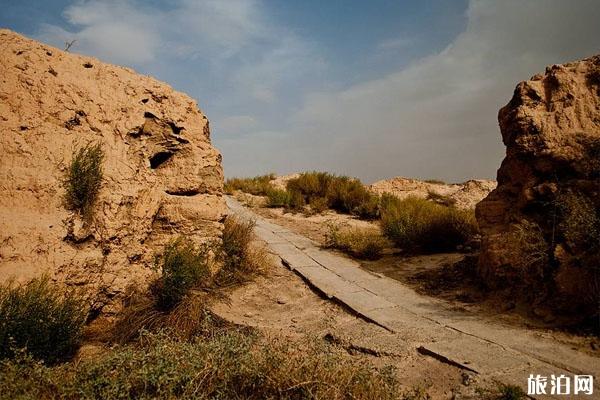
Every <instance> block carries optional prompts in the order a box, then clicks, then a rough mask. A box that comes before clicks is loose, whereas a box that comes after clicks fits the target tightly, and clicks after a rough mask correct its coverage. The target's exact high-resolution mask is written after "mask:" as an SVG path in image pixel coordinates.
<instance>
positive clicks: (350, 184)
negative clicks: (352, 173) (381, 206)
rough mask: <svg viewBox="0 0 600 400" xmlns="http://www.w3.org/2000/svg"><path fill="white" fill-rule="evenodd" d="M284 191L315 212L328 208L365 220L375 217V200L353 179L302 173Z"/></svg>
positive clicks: (376, 211) (376, 209) (319, 173)
mask: <svg viewBox="0 0 600 400" xmlns="http://www.w3.org/2000/svg"><path fill="white" fill-rule="evenodd" d="M287 190H288V192H290V193H292V195H294V196H296V197H301V198H302V199H303V201H304V203H306V204H309V205H310V206H311V208H313V209H315V210H323V209H324V206H325V205H327V208H330V209H332V210H336V211H338V212H342V213H347V214H353V215H357V216H359V217H361V218H366V219H372V218H376V217H377V215H378V197H377V196H376V195H374V194H372V193H370V192H369V191H368V190H367V189H365V187H364V185H363V184H362V183H361V182H360V181H359V180H358V179H355V178H349V177H347V176H336V175H332V174H329V173H327V172H304V173H302V174H300V176H298V177H297V178H294V179H290V180H289V181H288V183H287ZM313 205H314V206H313ZM316 212H319V211H316Z"/></svg>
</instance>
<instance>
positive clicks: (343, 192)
mask: <svg viewBox="0 0 600 400" xmlns="http://www.w3.org/2000/svg"><path fill="white" fill-rule="evenodd" d="M327 200H328V202H329V207H330V208H332V209H334V210H336V211H339V212H344V213H348V214H354V215H359V216H361V217H366V218H374V217H375V216H376V213H377V196H375V195H373V194H371V193H370V192H369V191H367V189H365V187H364V185H363V184H362V183H361V182H360V181H359V180H358V179H353V178H348V177H346V176H340V177H334V178H332V180H331V181H330V185H329V187H328V188H327ZM361 214H362V215H361Z"/></svg>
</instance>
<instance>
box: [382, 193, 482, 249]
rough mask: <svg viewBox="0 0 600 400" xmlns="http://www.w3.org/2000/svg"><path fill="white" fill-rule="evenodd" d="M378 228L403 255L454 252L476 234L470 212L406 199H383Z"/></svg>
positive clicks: (409, 198)
mask: <svg viewBox="0 0 600 400" xmlns="http://www.w3.org/2000/svg"><path fill="white" fill-rule="evenodd" d="M380 207H381V227H382V230H383V232H384V234H385V236H387V237H388V238H389V239H390V240H392V241H393V242H394V243H395V244H396V245H397V246H398V247H400V248H402V249H404V250H407V251H412V252H414V251H424V252H428V253H435V252H444V251H454V250H456V247H457V246H458V245H461V244H464V243H466V242H467V241H468V240H469V239H470V238H471V237H472V236H473V235H474V234H476V233H477V230H478V228H477V222H476V220H475V215H474V213H473V212H472V211H465V210H458V209H455V208H451V207H446V206H442V205H439V204H435V203H432V202H430V201H427V200H425V199H419V198H416V197H408V198H406V199H402V200H401V199H398V198H396V197H394V196H391V195H383V196H382V199H381V206H380Z"/></svg>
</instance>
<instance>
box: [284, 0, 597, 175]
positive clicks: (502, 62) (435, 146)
mask: <svg viewBox="0 0 600 400" xmlns="http://www.w3.org/2000/svg"><path fill="white" fill-rule="evenodd" d="M599 20H600V7H597V3H596V2H594V1H584V0H582V1H573V2H563V1H560V0H555V1H543V2H533V1H531V2H521V1H501V2H499V1H492V0H473V1H471V3H470V6H469V9H468V25H467V27H466V30H465V31H464V32H463V33H461V34H460V35H459V36H458V37H456V39H455V40H454V41H453V42H452V43H451V44H450V45H449V46H448V47H447V48H446V49H444V50H443V51H441V52H440V53H439V54H434V55H431V56H429V57H426V58H424V59H422V60H419V61H417V62H415V63H413V64H411V65H409V66H408V67H406V68H404V69H402V70H400V71H397V72H394V73H391V74H389V75H386V76H384V77H382V78H380V79H377V80H373V81H369V82H364V83H360V84H357V85H353V86H351V87H348V88H346V89H344V90H339V91H322V92H317V93H311V94H309V95H307V97H306V101H305V104H304V106H303V108H302V109H301V110H300V111H299V112H298V113H297V114H296V115H295V116H294V117H293V119H292V123H291V124H290V126H293V127H295V130H294V132H296V134H295V135H293V137H294V141H295V142H294V144H293V145H292V146H289V143H286V144H287V145H288V147H291V148H298V149H305V146H304V144H306V143H318V145H316V146H314V147H313V148H311V149H310V150H308V151H307V152H306V153H305V158H304V160H302V161H300V164H301V165H298V167H299V168H311V166H319V167H321V166H324V167H328V168H332V169H334V170H335V171H338V172H341V173H349V174H352V175H357V176H360V177H362V178H365V179H366V180H373V179H377V178H381V177H385V176H393V175H407V176H421V177H440V178H445V179H449V180H458V179H464V178H468V177H478V176H479V177H494V176H495V171H496V169H497V168H498V166H499V164H500V161H501V159H502V157H503V152H504V147H503V145H502V143H501V139H500V133H499V129H498V127H497V119H496V116H497V112H498V109H499V108H500V107H501V106H502V105H504V104H506V103H507V102H508V100H509V99H510V97H511V95H512V91H513V89H514V87H515V85H516V84H517V82H518V81H520V80H524V79H528V78H529V77H530V76H531V75H533V74H534V73H536V72H540V71H543V70H544V68H545V66H546V65H547V64H552V63H560V62H567V61H570V60H573V59H577V58H582V57H585V56H589V55H592V54H593V53H594V52H598V50H599V49H598V42H597V38H598V37H600V24H598V23H597V21H599ZM296 142H297V143H296ZM281 146H283V143H282V144H281ZM290 159H293V157H290ZM324 160H325V161H324Z"/></svg>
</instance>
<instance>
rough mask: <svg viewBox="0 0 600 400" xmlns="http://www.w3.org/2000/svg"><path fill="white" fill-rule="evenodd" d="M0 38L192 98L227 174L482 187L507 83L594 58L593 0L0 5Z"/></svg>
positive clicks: (48, 1) (598, 11) (21, 0)
mask: <svg viewBox="0 0 600 400" xmlns="http://www.w3.org/2000/svg"><path fill="white" fill-rule="evenodd" d="M0 9H1V10H2V12H1V13H0V27H5V28H9V29H12V30H15V31H17V32H20V33H23V34H25V35H27V36H29V37H32V38H34V39H37V40H40V41H42V42H45V43H48V44H51V45H54V46H57V47H60V48H64V45H65V42H66V41H71V40H74V39H75V40H76V43H75V44H74V46H73V47H72V48H71V51H72V52H75V53H81V54H85V55H92V56H95V57H98V58H100V59H101V60H103V61H106V62H110V63H114V64H119V65H125V66H128V67H132V68H134V69H135V70H136V71H138V72H140V73H142V74H147V75H151V76H154V77H156V78H157V79H160V80H162V81H165V82H167V83H169V84H170V85H171V86H173V87H174V88H175V89H177V90H180V91H183V92H185V93H187V94H188V95H190V96H191V97H193V98H195V99H196V100H197V101H198V104H199V106H200V108H201V109H202V111H203V112H205V114H206V115H207V116H208V118H209V120H210V122H211V135H212V136H211V137H212V141H213V144H214V145H215V146H216V147H217V148H218V149H219V150H220V151H221V153H222V154H223V166H224V170H225V175H226V176H228V177H231V176H251V175H257V174H263V173H269V172H275V173H278V174H286V173H291V172H296V171H304V170H325V171H330V172H333V173H337V174H345V175H350V176H356V177H359V178H361V179H362V180H363V181H365V182H367V183H370V182H373V181H375V180H378V179H384V178H389V177H393V176H407V177H416V178H422V179H434V178H435V179H443V180H446V181H452V182H457V181H464V180H466V179H470V178H495V176H496V170H497V168H498V167H499V165H500V162H501V160H502V158H503V156H504V146H503V145H502V142H501V136H500V131H499V128H498V123H497V113H498V109H499V108H500V107H502V106H503V105H504V104H506V103H507V102H508V101H509V100H510V98H511V96H512V92H513V90H514V88H515V86H516V84H517V83H518V82H519V81H522V80H525V79H528V78H529V77H530V76H532V75H534V74H536V73H539V72H543V71H544V69H545V67H546V66H547V65H551V64H557V63H564V62H568V61H573V60H577V59H580V58H585V57H588V56H591V55H594V54H598V53H600V23H599V22H598V21H600V4H599V3H598V0H570V1H563V0H496V1H493V0H445V1H444V0H428V1H420V0H414V1H404V0H372V1H368V2H366V1H359V0H328V1H323V0H302V1H292V0H120V1H116V0H87V1H81V0H75V1H74V0H45V1H31V0H0Z"/></svg>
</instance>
